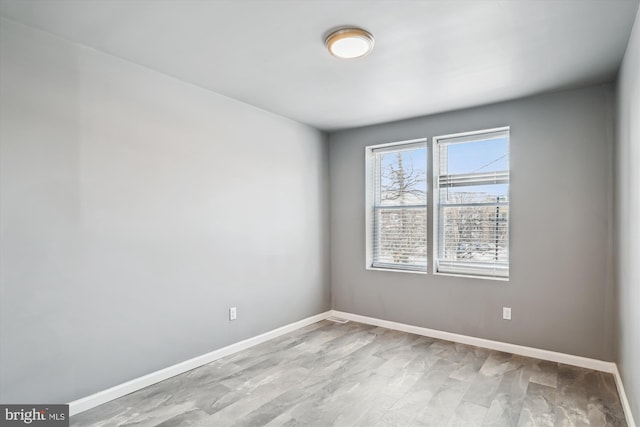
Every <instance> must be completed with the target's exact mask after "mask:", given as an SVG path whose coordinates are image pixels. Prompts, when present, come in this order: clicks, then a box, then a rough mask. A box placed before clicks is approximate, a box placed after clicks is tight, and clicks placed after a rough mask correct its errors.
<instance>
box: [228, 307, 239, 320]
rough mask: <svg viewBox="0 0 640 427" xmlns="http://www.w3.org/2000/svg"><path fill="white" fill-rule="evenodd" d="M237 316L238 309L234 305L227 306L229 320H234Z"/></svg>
mask: <svg viewBox="0 0 640 427" xmlns="http://www.w3.org/2000/svg"><path fill="white" fill-rule="evenodd" d="M237 318H238V310H237V309H236V308H235V307H230V308H229V320H236V319H237Z"/></svg>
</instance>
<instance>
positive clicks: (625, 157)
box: [616, 10, 640, 422]
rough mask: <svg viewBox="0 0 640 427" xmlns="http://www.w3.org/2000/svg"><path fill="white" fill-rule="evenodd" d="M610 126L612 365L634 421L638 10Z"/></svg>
mask: <svg viewBox="0 0 640 427" xmlns="http://www.w3.org/2000/svg"><path fill="white" fill-rule="evenodd" d="M617 90H618V93H617V95H618V96H617V101H618V105H617V123H616V124H617V127H616V140H617V141H616V142H617V145H616V228H617V230H616V231H617V233H616V237H617V239H616V246H617V257H616V259H617V263H616V273H617V285H618V286H617V299H618V311H617V314H618V316H617V327H618V328H617V329H618V330H617V332H618V334H617V342H616V349H617V362H618V368H619V369H620V374H621V376H622V382H623V384H624V387H625V391H626V394H627V397H628V399H629V403H630V405H631V410H632V412H633V417H634V419H635V420H636V422H639V421H640V363H638V361H639V360H640V223H639V221H638V219H639V218H640V10H638V14H637V15H636V23H635V26H634V29H633V32H632V33H631V38H630V40H629V45H628V46H627V52H626V54H625V57H624V60H623V62H622V67H621V69H620V74H619V76H618V87H617Z"/></svg>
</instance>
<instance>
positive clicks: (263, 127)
mask: <svg viewBox="0 0 640 427" xmlns="http://www.w3.org/2000/svg"><path fill="white" fill-rule="evenodd" d="M0 26H1V35H0V38H1V45H0V49H1V50H0V55H1V61H0V67H1V68H0V76H1V80H0V85H1V87H0V90H1V94H2V97H1V100H0V108H1V112H2V114H1V123H0V127H1V133H0V141H1V152H0V157H1V161H2V163H1V164H0V168H1V176H0V182H1V188H0V190H1V193H0V195H1V210H0V215H1V216H0V223H1V227H2V228H1V247H0V252H1V258H0V269H1V272H2V273H1V275H0V316H1V317H0V337H1V341H2V345H1V346H0V385H1V386H0V401H2V402H3V403H10V402H67V401H70V400H73V399H76V398H79V397H84V396H86V395H88V394H91V393H93V392H96V391H99V390H102V389H105V388H107V387H110V386H113V385H115V384H119V383H121V382H123V381H126V380H129V379H132V378H135V377H138V376H140V375H143V374H147V373H149V372H152V371H154V370H157V369H160V368H165V367H167V366H170V365H172V364H174V363H177V362H181V361H184V360H186V359H188V358H191V357H194V356H198V355H201V354H204V353H206V352H209V351H212V350H214V349H217V348H219V347H222V346H225V345H228V344H230V343H234V342H237V341H239V340H242V339H244V338H247V337H251V336H255V335H257V334H259V333H262V332H265V331H268V330H271V329H274V328H276V327H279V326H282V325H284V324H287V323H290V322H293V321H296V320H299V319H302V318H304V317H307V316H310V315H314V314H317V313H319V312H322V311H325V310H328V309H329V308H330V286H329V252H328V251H329V240H328V233H326V230H328V227H329V223H328V219H329V211H328V176H327V173H328V166H327V164H328V162H327V160H328V144H327V141H326V136H325V135H324V134H322V133H321V132H318V131H316V130H314V129H312V128H310V127H307V126H303V125H301V124H298V123H296V122H293V121H291V120H288V119H285V118H282V117H279V116H276V115H273V114H270V113H267V112H265V111H262V110H259V109H256V108H254V107H251V106H248V105H246V104H242V103H239V102H236V101H234V100H231V99H229V98H225V97H223V96H220V95H217V94H215V93H212V92H208V91H205V90H203V89H200V88H198V87H195V86H193V85H189V84H185V83H182V82H180V81H177V80H175V79H172V78H170V77H167V76H164V75H161V74H158V73H156V72H153V71H150V70H148V69H145V68H142V67H139V66H136V65H133V64H131V63H127V62H124V61H121V60H118V59H116V58H113V57H110V56H108V55H105V54H101V53H98V52H96V51H94V50H91V49H86V48H82V47H79V46H76V45H73V44H70V43H67V42H64V41H62V40H60V39H57V38H54V37H51V36H49V35H47V34H44V33H41V32H38V31H35V30H32V29H28V28H26V27H21V26H18V25H17V24H13V23H11V22H8V21H4V20H3V21H1V22H0ZM230 306H237V307H238V316H239V318H238V320H237V321H235V322H229V321H228V320H227V309H228V307H230Z"/></svg>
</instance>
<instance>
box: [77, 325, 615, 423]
mask: <svg viewBox="0 0 640 427" xmlns="http://www.w3.org/2000/svg"><path fill="white" fill-rule="evenodd" d="M71 425H72V426H87V427H88V426H163V427H168V426H198V427H200V426H202V427H208V426H366V427H377V426H626V422H625V420H624V415H623V412H622V407H621V404H620V399H619V396H618V393H617V391H616V386H615V382H614V379H613V376H612V375H610V374H605V373H602V372H597V371H591V370H587V369H582V368H576V367H573V366H569V365H563V364H558V363H552V362H546V361H542V360H537V359H531V358H526V357H522V356H516V355H512V354H507V353H501V352H498V351H492V350H487V349H483V348H478V347H472V346H467V345H463V344H456V343H452V342H448V341H442V340H437V339H432V338H427V337H422V336H418V335H412V334H407V333H404V332H398V331H392V330H389V329H384V328H377V327H373V326H368V325H363V324H359V323H353V322H350V323H347V324H338V323H332V322H329V321H322V322H318V323H316V324H313V325H311V326H308V327H306V328H303V329H300V330H297V331H295V332H292V333H290V334H287V335H285V336H282V337H280V338H277V339H274V340H271V341H269V342H267V343H264V344H261V345H258V346H256V347H252V348H251V349H248V350H245V351H243V352H241V353H238V354H235V355H233V356H229V357H226V358H223V359H220V360H218V361H215V362H213V363H210V364H208V365H206V366H203V367H201V368H198V369H194V370H193V371H190V372H187V373H185V374H182V375H179V376H176V377H174V378H171V379H168V380H166V381H163V382H161V383H158V384H155V385H153V386H150V387H147V388H146V389H143V390H140V391H138V392H135V393H132V394H130V395H127V396H124V397H122V398H120V399H117V400H114V401H112V402H109V403H106V404H104V405H102V406H99V407H97V408H94V409H92V410H89V411H87V412H84V413H81V414H78V415H76V416H74V417H72V418H71Z"/></svg>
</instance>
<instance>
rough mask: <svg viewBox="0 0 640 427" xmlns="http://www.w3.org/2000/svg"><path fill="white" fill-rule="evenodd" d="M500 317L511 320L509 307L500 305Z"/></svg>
mask: <svg viewBox="0 0 640 427" xmlns="http://www.w3.org/2000/svg"><path fill="white" fill-rule="evenodd" d="M502 318H503V319H504V320H511V307H502Z"/></svg>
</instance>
